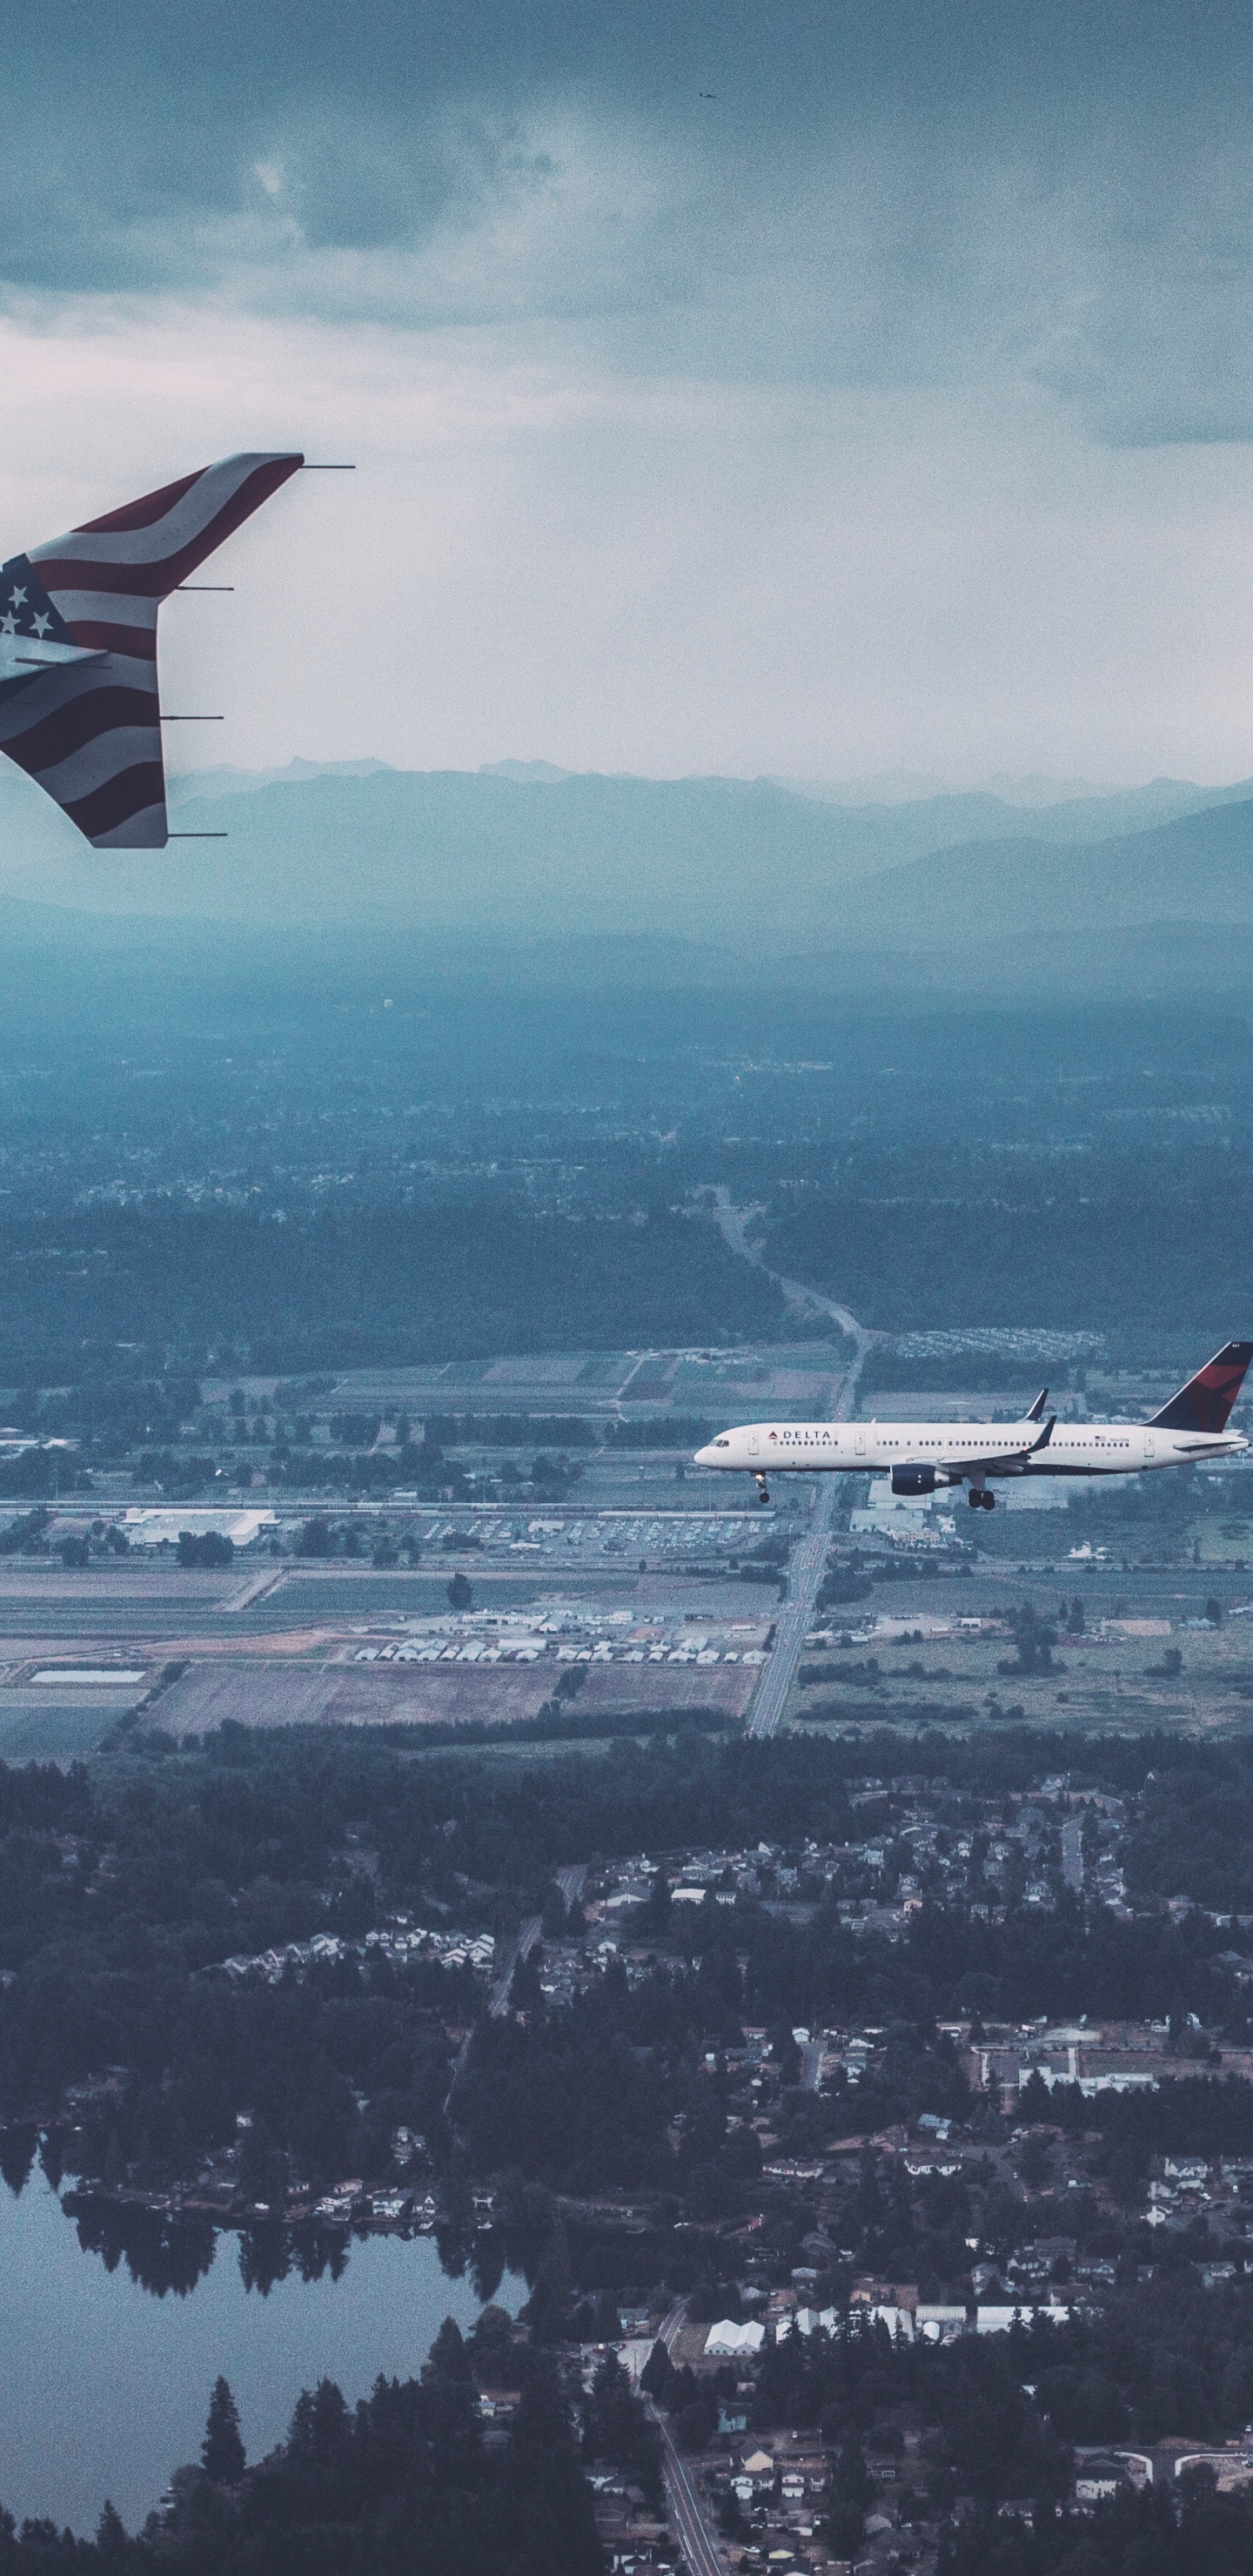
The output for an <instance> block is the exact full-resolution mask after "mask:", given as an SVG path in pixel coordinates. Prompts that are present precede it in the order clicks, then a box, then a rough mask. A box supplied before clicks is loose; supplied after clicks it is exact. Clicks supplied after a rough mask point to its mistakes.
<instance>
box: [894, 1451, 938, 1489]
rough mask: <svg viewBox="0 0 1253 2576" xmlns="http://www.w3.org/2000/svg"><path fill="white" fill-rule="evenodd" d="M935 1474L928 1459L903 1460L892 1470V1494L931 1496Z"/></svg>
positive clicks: (934, 1483) (934, 1486) (934, 1484)
mask: <svg viewBox="0 0 1253 2576" xmlns="http://www.w3.org/2000/svg"><path fill="white" fill-rule="evenodd" d="M935 1488H936V1473H935V1469H934V1467H933V1466H932V1464H931V1461H930V1459H929V1458H905V1459H903V1460H902V1462H901V1464H900V1466H899V1467H894V1468H893V1469H892V1491H893V1493H894V1494H933V1493H934V1492H935Z"/></svg>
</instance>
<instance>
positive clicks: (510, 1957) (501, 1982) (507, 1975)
mask: <svg viewBox="0 0 1253 2576" xmlns="http://www.w3.org/2000/svg"><path fill="white" fill-rule="evenodd" d="M539 1936H540V1919H539V1916H538V1914H531V1915H528V1917H527V1920H526V1922H525V1923H524V1924H523V1926H522V1929H521V1931H520V1932H519V1934H518V1937H517V1940H516V1941H511V1942H510V1944H509V1947H508V1949H507V1950H506V1952H505V1955H504V1959H503V1961H502V1964H501V1971H500V1975H499V1976H498V1978H497V1979H496V1983H495V1985H494V1986H493V1988H492V2000H491V2002H490V2004H489V2005H488V2007H487V2009H488V2011H489V2012H490V2013H491V2015H492V2017H493V2020H495V2021H502V2020H503V2018H504V2016H505V2014H506V2013H507V2012H508V2010H509V1988H510V1986H511V1985H512V1983H513V1972H514V1969H515V1968H516V1967H517V1964H518V1961H519V1959H529V1958H530V1955H531V1952H532V1950H533V1949H534V1947H535V1944H536V1942H537V1941H538V1939H539Z"/></svg>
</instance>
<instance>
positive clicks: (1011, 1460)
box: [937, 1413, 1057, 1476]
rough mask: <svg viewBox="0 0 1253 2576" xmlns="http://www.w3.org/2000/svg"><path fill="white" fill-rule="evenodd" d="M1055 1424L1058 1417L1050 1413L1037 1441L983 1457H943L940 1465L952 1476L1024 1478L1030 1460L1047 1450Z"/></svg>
mask: <svg viewBox="0 0 1253 2576" xmlns="http://www.w3.org/2000/svg"><path fill="white" fill-rule="evenodd" d="M1027 1419H1028V1421H1030V1419H1031V1416H1030V1415H1028V1417H1027ZM1056 1421H1057V1415H1056V1414H1055V1413H1050V1415H1049V1418H1048V1421H1047V1422H1046V1423H1045V1425H1044V1427H1043V1430H1042V1431H1041V1432H1040V1434H1039V1437H1038V1439H1035V1440H1025V1441H1020V1442H1017V1443H1015V1445H1014V1446H1013V1447H1012V1448H1009V1449H989V1450H988V1451H987V1453H986V1455H985V1456H984V1457H982V1458H941V1459H939V1460H938V1461H937V1464H938V1465H939V1466H941V1467H942V1468H944V1469H945V1470H946V1472H947V1473H948V1474H950V1475H952V1474H954V1473H959V1474H961V1475H964V1476H972V1475H974V1476H1015V1475H1017V1476H1021V1475H1023V1474H1025V1473H1026V1470H1027V1461H1028V1459H1029V1458H1034V1457H1035V1456H1036V1454H1037V1452H1038V1451H1039V1450H1041V1449H1047V1447H1048V1445H1049V1442H1050V1440H1051V1439H1052V1437H1053V1429H1054V1425H1055V1423H1056ZM989 1427H991V1426H989Z"/></svg>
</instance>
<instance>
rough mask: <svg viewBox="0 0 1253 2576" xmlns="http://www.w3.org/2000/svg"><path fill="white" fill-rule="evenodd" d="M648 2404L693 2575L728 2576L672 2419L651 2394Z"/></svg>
mask: <svg viewBox="0 0 1253 2576" xmlns="http://www.w3.org/2000/svg"><path fill="white" fill-rule="evenodd" d="M645 2403H646V2405H647V2407H648V2411H649V2414H650V2415H651V2416H652V2419H653V2422H654V2424H655V2425H656V2427H657V2430H658V2432H659V2433H660V2435H661V2474H662V2477H663V2479H664V2480H665V2488H666V2501H667V2503H668V2505H669V2508H670V2521H671V2525H672V2527H673V2530H674V2535H675V2538H676V2540H677V2541H678V2542H679V2545H680V2547H681V2549H682V2551H683V2555H684V2557H685V2558H686V2560H687V2563H688V2566H689V2567H690V2568H691V2570H692V2576H726V2568H725V2567H724V2565H723V2562H722V2558H721V2556H720V2554H719V2550H718V2544H717V2541H716V2540H715V2538H714V2535H713V2532H712V2530H711V2528H710V2526H709V2523H708V2522H707V2520H706V2517H705V2507H704V2504H703V2503H702V2501H701V2497H700V2494H699V2491H698V2489H697V2485H696V2480H695V2478H694V2477H693V2475H692V2472H691V2470H690V2468H689V2467H688V2464H687V2462H686V2460H685V2459H684V2457H683V2454H682V2452H681V2451H680V2450H679V2449H678V2448H677V2446H676V2444H675V2440H674V2436H673V2434H672V2433H671V2430H670V2425H669V2422H668V2420H667V2418H666V2417H665V2416H664V2415H663V2414H662V2413H661V2412H660V2409H659V2408H658V2407H656V2406H654V2404H653V2401H652V2399H651V2397H649V2398H646V2399H645Z"/></svg>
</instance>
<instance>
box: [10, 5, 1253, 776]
mask: <svg viewBox="0 0 1253 2576" xmlns="http://www.w3.org/2000/svg"><path fill="white" fill-rule="evenodd" d="M1251 73H1253V20H1251V19H1250V15H1249V12H1248V10H1247V8H1246V7H1239V8H1237V7H1235V6H1232V5H1230V0H1209V5H1208V6H1207V8H1206V9H1205V10H1198V9H1197V8H1196V7H1195V0H1187V5H1183V0H1170V5H1160V0H1135V5H1129V4H1128V0H1102V5H1101V7H1100V8H1099V9H1098V8H1096V7H1094V6H1093V0H1076V5H1071V6H1067V5H1061V4H1060V0H1031V5H1028V0H1018V5H1016V6H1014V5H1006V6H1002V7H1000V8H995V7H990V6H988V5H986V0H919V5H916V6H912V7H911V6H907V5H895V4H894V0H856V5H852V4H851V0H717V5H714V0H612V5H610V0H601V5H596V0H580V4H579V5H575V0H512V5H508V6H506V5H505V0H458V5H457V7H456V8H455V9H452V8H449V7H448V5H447V0H443V5H441V6H439V7H436V6H435V5H434V0H354V5H352V6H345V5H344V0H302V5H301V7H300V8H299V9H296V8H295V7H292V8H290V9H286V8H279V7H276V6H274V5H273V0H197V6H196V8H195V9H194V10H193V9H183V8H178V7H171V6H170V5H169V0H161V5H159V6H158V5H156V0H96V4H95V5H94V6H92V7H85V6H83V0H41V5H40V6H39V8H38V9H30V10H25V11H21V12H16V11H15V12H12V13H10V14H9V17H8V21H7V27H6V83H5V89H6V96H5V113H4V130H5V149H4V153H3V155H2V156H0V432H2V435H0V503H2V505H3V525H2V526H0V551H2V552H3V553H8V552H11V551H16V550H17V549H18V548H20V547H23V546H26V545H29V544H33V543H38V542H39V541H41V540H42V539H44V538H46V537H49V536H53V535H56V534H58V533H59V532H60V531H61V530H62V529H63V528H65V527H66V526H67V525H69V524H72V523H73V522H74V521H75V520H78V519H81V518H83V517H85V516H87V515H89V514H91V513H94V512H97V511H99V510H101V509H104V508H107V507H109V506H111V505H113V504H114V503H116V502H117V501H119V500H121V499H124V498H127V497H130V496H131V495H133V494H135V493H137V492H139V491H142V490H145V489H147V488H149V487H150V486H151V485H153V484H155V483H159V482H163V481H166V480H169V479H170V478H171V477H172V476H173V475H175V474H177V473H179V472H181V471H185V470H186V469H187V468H188V467H190V466H192V465H196V464H200V463H203V462H207V461H208V460H209V459H210V458H212V457H214V456H216V455H221V454H226V453H230V452H232V451H235V450H238V449H241V448H254V447H257V448H266V447H292V446H302V447H304V448H305V450H306V452H307V453H308V454H309V455H310V456H311V457H319V458H323V459H327V460H337V459H340V458H351V459H353V460H355V462H356V465H357V469H358V470H357V472H356V474H355V476H353V477H352V478H349V477H347V476H343V477H331V476H327V477H325V478H321V477H319V478H316V479H315V478H313V477H308V478H304V477H302V478H298V479H297V481H296V483H295V484H294V485H292V486H290V487H289V488H288V489H287V491H286V492H285V493H284V494H282V495H281V496H280V497H279V499H278V500H277V501H276V502H275V503H274V504H272V505H271V507H270V508H269V510H268V511H267V512H266V513H265V514H264V516H263V517H262V518H260V519H259V520H258V521H257V522H256V523H255V524H254V526H253V528H252V529H251V530H249V531H247V532H245V534H244V535H243V536H241V537H240V538H238V539H236V540H235V541H233V545H232V549H231V554H230V557H229V558H223V559H221V560H222V571H221V577H222V578H223V579H232V578H233V579H234V580H235V582H236V584H237V585H238V587H237V590H236V593H235V596H234V597H233V598H232V599H229V600H208V599H206V600H201V601H191V600H186V601H176V602H173V603H171V605H170V607H169V608H168V609H167V610H166V611H165V612H164V621H163V659H164V666H165V672H166V700H167V704H171V705H172V704H173V703H174V700H175V694H176V693H177V696H178V700H179V703H180V704H192V703H194V704H197V705H203V706H204V707H205V708H209V707H212V708H213V709H217V708H221V709H222V710H223V711H224V712H225V713H226V715H227V717H228V723H227V724H226V725H225V726H224V727H223V728H222V731H221V740H220V746H219V738H218V735H217V729H216V728H215V733H214V738H213V744H214V752H215V754H217V753H218V752H219V748H220V756H221V757H222V758H225V759H231V760H235V761H238V762H241V763H244V764H250V765H266V766H268V765H271V764H272V763H276V762H279V761H282V760H285V759H287V758H288V757H289V756H291V755H292V754H295V753H299V754H303V755H305V756H310V757H321V758H352V757H356V756H360V755H362V754H367V753H374V754H377V755H378V756H380V757H382V758H385V759H389V760H395V761H400V762H403V763H405V764H407V765H413V766H419V767H424V768H426V767H473V766H475V765H477V764H478V763H479V762H481V761H488V760H495V759H499V758H501V757H504V756H514V757H519V758H546V759H549V760H553V761H558V762H561V763H563V764H566V765H568V766H570V767H572V768H593V767H594V768H603V769H634V770H639V771H644V772H650V773H653V774H673V773H675V772H684V771H723V772H733V773H738V774H749V775H751V774H756V773H758V772H761V771H773V772H776V773H782V774H786V775H796V776H809V777H855V776H859V775H866V774H872V773H875V772H879V771H882V770H885V769H889V768H893V767H898V766H903V767H907V768H910V769H917V770H922V771H926V772H932V773H938V774H940V775H942V776H945V777H949V778H953V779H955V780H964V779H972V778H977V777H979V776H982V775H984V774H986V773H988V772H993V771H1000V770H1009V771H1017V772H1024V771H1033V770H1044V771H1049V772H1062V773H1064V774H1066V775H1076V774H1078V775H1083V776H1087V777H1090V778H1092V779H1096V780H1123V779H1126V780H1130V779H1137V778H1143V777H1148V776H1151V775H1153V774H1155V773H1160V772H1169V773H1171V774H1173V775H1177V776H1189V777H1196V778H1202V779H1206V780H1212V779H1225V778H1235V777H1242V776H1245V775H1248V774H1250V773H1253V578H1251V575H1253V293H1251V291H1250V289H1251V286H1253V276H1251V271H1253V149H1251V147H1253V131H1251V128H1253V80H1251V78H1250V74H1251ZM179 748H180V752H181V751H182V748H183V746H182V743H180V746H179ZM185 756H186V757H188V758H189V757H190V753H187V754H186V755H185Z"/></svg>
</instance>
